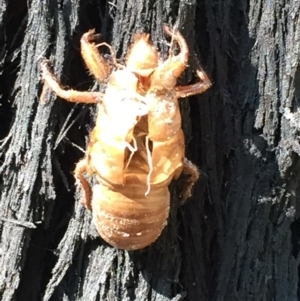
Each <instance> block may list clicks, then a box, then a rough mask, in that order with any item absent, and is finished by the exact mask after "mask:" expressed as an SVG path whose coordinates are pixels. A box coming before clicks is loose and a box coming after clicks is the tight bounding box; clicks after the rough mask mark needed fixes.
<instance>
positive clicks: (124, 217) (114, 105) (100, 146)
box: [41, 26, 211, 250]
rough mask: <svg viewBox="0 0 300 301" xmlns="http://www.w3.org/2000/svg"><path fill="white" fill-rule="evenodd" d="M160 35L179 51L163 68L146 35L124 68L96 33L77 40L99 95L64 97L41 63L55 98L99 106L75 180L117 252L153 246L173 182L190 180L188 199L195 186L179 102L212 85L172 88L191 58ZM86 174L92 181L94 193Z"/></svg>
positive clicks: (182, 44) (174, 34)
mask: <svg viewBox="0 0 300 301" xmlns="http://www.w3.org/2000/svg"><path fill="white" fill-rule="evenodd" d="M164 31H165V32H166V34H167V35H169V36H170V37H171V38H172V40H173V41H175V42H177V43H178V45H179V53H178V54H177V55H173V54H171V53H172V52H171V51H170V55H169V57H168V59H167V60H165V61H163V60H162V59H161V56H160V53H159V52H158V51H157V50H156V49H155V47H154V46H153V44H152V42H151V41H150V37H149V35H148V34H144V33H142V34H136V35H135V37H134V41H133V43H132V45H131V46H130V48H129V51H128V53H127V55H126V57H125V64H124V65H121V64H120V63H118V61H117V59H116V58H115V56H114V51H113V49H112V48H111V46H109V45H107V44H105V43H102V44H100V45H96V44H95V40H96V37H97V35H95V33H94V30H90V31H89V32H87V33H85V34H84V35H83V36H82V38H81V53H82V57H83V59H84V61H85V63H86V66H87V68H88V69H89V70H90V72H91V73H92V74H93V75H94V76H95V78H96V79H97V80H98V81H100V82H104V83H106V88H105V92H104V93H100V92H83V91H76V90H65V89H63V88H62V87H61V85H60V83H59V81H58V80H57V79H56V77H55V76H54V75H53V74H52V73H51V72H50V71H49V67H48V63H47V61H46V60H43V61H42V63H41V74H42V79H43V81H44V82H45V85H46V87H49V88H50V89H52V90H53V91H54V92H55V93H56V94H57V95H58V96H59V97H61V98H63V99H65V100H67V101H71V102H81V103H96V104H97V106H98V115H97V119H96V125H95V128H94V129H93V130H92V132H91V136H90V141H89V145H88V148H87V151H86V155H85V157H84V158H83V159H82V160H80V161H79V162H78V163H77V166H76V168H75V172H74V174H75V177H76V179H77V180H78V183H79V184H80V186H81V187H82V190H83V192H84V199H83V203H84V204H85V205H86V207H87V208H88V209H90V210H91V211H92V213H93V221H94V224H95V226H96V229H97V231H98V233H99V235H100V236H101V237H102V238H103V239H104V240H105V241H106V242H108V243H109V244H111V245H112V246H115V247H117V248H120V249H126V250H137V249H142V248H144V247H147V246H149V245H150V244H152V243H153V242H154V241H155V240H156V239H157V238H158V237H159V236H160V234H161V232H162V230H163V229H164V227H165V226H166V224H167V219H168V215H169V208H170V193H169V189H168V185H169V184H170V182H171V181H172V179H174V178H175V179H176V178H178V177H179V175H180V174H181V173H182V172H184V173H186V174H188V175H189V176H188V180H187V181H186V185H185V187H184V191H183V192H182V198H183V199H186V198H188V197H189V196H190V195H191V189H192V186H193V185H194V183H195V182H196V181H197V179H198V178H199V171H198V169H197V167H196V166H195V165H193V164H192V163H191V162H190V161H188V160H187V159H185V144H184V134H183V131H182V128H181V114H180V110H179V104H178V99H179V98H184V97H187V96H190V95H195V94H200V93H202V92H204V91H206V90H207V89H208V88H209V87H210V85H211V83H210V80H209V78H208V77H207V75H206V74H205V73H204V72H203V71H200V70H198V71H197V75H198V77H199V79H200V80H199V82H197V83H195V84H192V85H188V86H176V82H177V78H178V77H179V76H180V75H181V74H182V72H183V71H184V70H185V68H186V67H187V62H188V56H189V50H188V46H187V43H186V41H185V39H184V38H183V36H182V35H181V34H180V33H179V32H178V31H176V30H173V31H171V30H170V28H169V27H167V26H164ZM101 45H105V46H107V47H108V48H109V49H110V52H111V55H112V60H111V61H108V60H106V59H104V57H103V56H101V54H100V53H99V52H98V49H97V47H98V46H101ZM85 174H88V175H90V176H95V177H96V179H97V182H98V184H96V185H95V186H94V187H93V189H92V188H91V186H90V184H89V182H88V181H87V180H86V178H85Z"/></svg>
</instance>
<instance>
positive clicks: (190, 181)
mask: <svg viewBox="0 0 300 301" xmlns="http://www.w3.org/2000/svg"><path fill="white" fill-rule="evenodd" d="M182 173H183V176H185V179H184V181H183V185H182V192H181V203H182V204H183V203H184V202H185V201H186V200H187V199H188V198H189V197H191V196H192V188H193V186H194V184H195V183H196V182H197V181H198V179H199V177H200V172H199V170H198V168H197V166H196V165H194V164H193V163H192V162H191V161H189V160H188V159H186V158H185V159H184V163H183V170H182Z"/></svg>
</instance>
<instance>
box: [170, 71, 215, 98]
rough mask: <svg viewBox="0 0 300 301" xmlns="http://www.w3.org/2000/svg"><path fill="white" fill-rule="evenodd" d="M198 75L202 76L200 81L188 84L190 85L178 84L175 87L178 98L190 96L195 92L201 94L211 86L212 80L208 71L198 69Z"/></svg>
mask: <svg viewBox="0 0 300 301" xmlns="http://www.w3.org/2000/svg"><path fill="white" fill-rule="evenodd" d="M197 75H198V77H199V78H200V81H199V82H198V83H195V84H192V85H188V86H178V87H176V88H175V91H176V96H177V97H178V98H183V97H188V96H191V95H195V94H201V93H203V92H205V91H206V90H207V89H208V88H209V87H210V86H211V81H210V79H209V78H208V76H207V75H206V73H204V72H203V71H200V70H197Z"/></svg>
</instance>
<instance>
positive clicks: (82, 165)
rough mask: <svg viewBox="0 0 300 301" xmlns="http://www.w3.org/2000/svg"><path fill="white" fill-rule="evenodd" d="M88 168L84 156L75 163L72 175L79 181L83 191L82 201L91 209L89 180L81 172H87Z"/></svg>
mask: <svg viewBox="0 0 300 301" xmlns="http://www.w3.org/2000/svg"><path fill="white" fill-rule="evenodd" d="M87 170H88V163H87V160H86V158H83V159H82V160H80V161H79V162H78V163H77V164H76V168H75V171H74V176H75V178H76V179H77V180H78V182H79V183H80V185H81V187H82V189H83V191H84V198H83V199H82V203H83V204H84V205H85V206H86V207H87V208H88V209H89V210H92V206H91V199H92V189H91V186H90V184H89V182H88V181H87V180H86V179H85V177H84V176H83V173H85V172H87Z"/></svg>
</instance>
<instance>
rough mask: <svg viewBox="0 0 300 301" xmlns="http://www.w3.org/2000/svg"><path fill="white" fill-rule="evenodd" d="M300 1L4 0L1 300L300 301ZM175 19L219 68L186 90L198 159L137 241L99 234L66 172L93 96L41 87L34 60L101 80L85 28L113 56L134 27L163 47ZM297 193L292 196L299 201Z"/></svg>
mask: <svg viewBox="0 0 300 301" xmlns="http://www.w3.org/2000/svg"><path fill="white" fill-rule="evenodd" d="M299 11H300V4H299V1H295V0H294V1H285V0H281V1H276V2H272V1H264V0H262V1H253V0H250V1H246V0H243V1H236V2H234V1H229V0H218V1H214V2H212V1H210V0H201V1H197V3H196V1H187V0H181V1H156V2H154V1H131V0H130V1H121V0H120V1H118V0H115V1H110V2H109V1H108V2H107V1H100V0H91V1H40V0H35V1H27V3H26V2H25V1H13V0H6V1H3V0H2V1H1V4H0V45H1V46H0V82H1V90H0V94H1V107H0V135H1V136H0V138H1V139H3V140H2V142H1V145H0V164H1V167H0V175H1V177H0V179H1V180H0V181H1V182H0V185H1V186H0V189H1V203H0V206H1V209H0V211H1V214H0V233H1V238H0V239H1V240H0V241H1V242H0V243H1V244H0V247H1V249H0V266H1V268H0V296H1V298H0V299H1V300H5V301H8V300H9V301H11V300H32V301H34V300H89V301H90V300H159V301H162V300H189V301H196V300H207V301H208V300H209V301H210V300H220V301H221V300H266V301H269V300H278V301H282V300H289V301H290V300H297V291H298V266H299V236H300V233H299V227H300V222H299V197H300V188H298V187H299V184H298V183H299V180H300V172H299V170H300V168H299V167H300V160H299V155H300V144H299V141H298V140H299V139H298V135H299V131H300V113H299V108H298V107H299V105H300V98H299V97H300V72H299V70H300V69H299V56H300V46H299V45H300V44H299V43H300V24H299V23H300V21H299V20H300V19H299ZM163 23H167V24H169V25H171V26H176V27H177V28H178V29H179V30H180V32H181V33H182V34H183V36H184V37H186V39H187V41H188V44H189V46H190V49H191V56H190V68H189V70H187V72H186V73H185V76H184V77H182V78H181V80H182V82H184V83H187V82H190V81H191V80H193V74H194V73H193V71H195V70H196V68H197V64H198V63H197V58H198V59H199V60H200V61H201V64H202V65H203V66H204V69H205V70H206V71H207V72H208V74H209V75H210V78H211V79H212V81H213V87H212V88H211V89H210V91H208V92H207V93H205V94H204V95H200V96H199V97H193V98H191V99H190V100H189V101H188V100H182V114H183V120H184V130H185V133H186V138H187V142H188V152H187V157H188V158H189V159H191V160H192V161H193V162H195V163H196V164H197V165H198V166H199V168H200V169H201V172H202V177H201V181H200V182H199V183H198V184H197V186H196V188H195V190H194V195H193V197H192V198H191V199H190V200H189V201H188V202H187V203H186V204H185V205H184V206H181V207H180V206H179V202H178V198H177V193H176V192H177V191H178V183H173V185H172V192H173V194H172V202H171V203H172V208H171V213H170V218H169V222H168V226H167V227H166V229H165V230H164V232H163V234H162V236H161V237H160V238H159V239H158V241H157V242H155V243H154V244H153V245H151V246H150V247H148V248H146V249H144V250H141V251H135V252H127V251H122V250H116V249H114V248H112V247H110V246H108V245H107V244H105V243H104V242H103V241H102V240H101V239H100V238H99V237H98V235H97V233H96V231H95V229H94V226H93V224H92V223H91V214H90V212H88V211H87V210H86V209H85V208H84V207H83V206H82V205H81V204H80V202H79V194H78V193H76V191H75V188H74V179H73V175H72V171H73V170H74V166H75V163H76V162H78V160H79V159H80V158H82V157H83V152H82V151H81V150H80V148H82V149H85V147H86V144H87V141H88V140H87V139H88V134H89V132H90V129H91V128H92V126H93V120H94V116H95V108H94V107H93V106H82V105H74V104H68V103H66V102H65V101H62V100H60V99H57V100H56V97H55V95H54V94H51V100H50V101H49V102H48V103H41V102H40V101H39V95H40V92H41V87H42V85H41V83H40V81H39V70H38V61H39V59H40V58H41V57H47V58H49V59H50V61H51V63H52V66H53V70H54V73H55V74H56V75H57V76H58V77H59V78H60V79H61V81H62V82H63V83H64V84H65V85H68V86H70V87H75V88H76V89H78V90H88V89H91V88H93V87H94V88H95V89H98V88H99V87H97V86H96V85H94V80H93V79H92V78H91V77H89V76H88V75H87V72H86V70H85V67H84V65H83V62H82V60H81V57H80V52H79V39H80V37H81V35H82V34H83V33H84V32H86V31H87V30H89V29H91V28H96V31H97V32H100V33H101V34H102V35H103V39H104V40H105V41H107V42H109V43H111V44H112V45H113V47H114V48H115V49H116V51H117V53H118V57H122V56H123V55H124V54H125V53H126V49H127V47H128V45H129V44H130V41H131V39H132V36H133V34H134V33H135V32H139V31H146V32H150V33H151V37H152V40H153V41H154V43H155V45H156V46H157V47H158V48H159V49H160V50H161V52H162V53H163V54H165V55H167V54H168V52H167V49H168V44H167V40H166V37H165V35H164V33H163V31H162V25H163ZM297 200H298V201H297Z"/></svg>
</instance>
